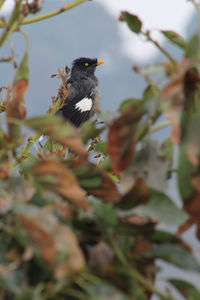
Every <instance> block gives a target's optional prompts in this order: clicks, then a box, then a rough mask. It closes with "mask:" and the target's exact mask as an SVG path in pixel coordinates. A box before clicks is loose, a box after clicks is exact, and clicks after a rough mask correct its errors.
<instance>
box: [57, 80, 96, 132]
mask: <svg viewBox="0 0 200 300" xmlns="http://www.w3.org/2000/svg"><path fill="white" fill-rule="evenodd" d="M65 102H66V104H65V105H64V106H63V107H62V108H61V110H60V111H59V113H58V114H59V115H61V113H62V116H63V117H64V118H65V119H67V120H69V121H70V122H72V123H73V124H74V125H75V126H76V127H79V126H80V125H81V124H82V123H83V122H85V121H86V120H87V119H89V117H90V114H91V111H92V108H93V96H92V95H91V94H90V93H87V92H86V91H81V90H78V89H76V88H74V87H73V86H71V88H70V91H69V95H68V97H67V98H66V100H65Z"/></svg>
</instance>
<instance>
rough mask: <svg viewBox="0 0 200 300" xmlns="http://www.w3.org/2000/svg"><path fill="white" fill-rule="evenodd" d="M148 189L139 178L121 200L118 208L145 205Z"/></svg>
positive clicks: (148, 194)
mask: <svg viewBox="0 0 200 300" xmlns="http://www.w3.org/2000/svg"><path fill="white" fill-rule="evenodd" d="M149 196H150V193H149V188H148V186H147V184H146V183H145V181H144V180H143V179H141V178H137V179H136V180H135V184H134V185H133V187H132V188H131V190H130V191H128V192H127V193H126V194H125V195H124V196H123V198H122V200H121V201H120V203H119V206H120V207H122V208H126V209H127V208H129V209H130V208H132V207H135V206H136V205H138V204H141V203H146V202H148V200H149Z"/></svg>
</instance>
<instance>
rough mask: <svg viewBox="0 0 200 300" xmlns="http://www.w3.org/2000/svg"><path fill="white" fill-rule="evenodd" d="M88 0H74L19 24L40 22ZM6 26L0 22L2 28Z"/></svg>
mask: <svg viewBox="0 0 200 300" xmlns="http://www.w3.org/2000/svg"><path fill="white" fill-rule="evenodd" d="M0 1H1V0H0ZM86 1H88V0H76V1H74V2H72V3H69V4H66V5H65V6H63V7H62V8H61V9H58V10H55V11H52V12H50V13H47V14H44V15H41V16H38V17H34V18H31V19H28V20H23V21H22V22H20V24H19V25H26V24H30V23H35V22H38V21H42V20H46V19H48V18H51V17H54V16H57V15H59V14H61V13H63V12H65V11H67V10H70V9H71V8H73V7H76V6H78V5H79V4H81V3H83V2H86ZM4 26H5V25H4V24H3V23H2V22H0V28H2V27H4Z"/></svg>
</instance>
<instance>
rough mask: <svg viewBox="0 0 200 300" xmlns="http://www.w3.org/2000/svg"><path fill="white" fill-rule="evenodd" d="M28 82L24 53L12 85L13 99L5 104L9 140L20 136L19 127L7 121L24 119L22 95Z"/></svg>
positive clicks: (26, 61)
mask: <svg viewBox="0 0 200 300" xmlns="http://www.w3.org/2000/svg"><path fill="white" fill-rule="evenodd" d="M28 81H29V57H28V52H26V53H25V55H24V57H23V59H22V61H21V64H20V66H19V68H18V70H17V73H16V75H15V79H14V84H13V88H12V91H13V98H12V100H11V101H7V103H6V116H7V120H8V130H9V138H10V139H11V140H13V141H17V140H18V139H19V136H20V127H19V125H17V124H11V123H10V121H9V119H12V118H14V119H24V118H25V117H26V107H25V102H24V95H25V93H26V92H27V89H28Z"/></svg>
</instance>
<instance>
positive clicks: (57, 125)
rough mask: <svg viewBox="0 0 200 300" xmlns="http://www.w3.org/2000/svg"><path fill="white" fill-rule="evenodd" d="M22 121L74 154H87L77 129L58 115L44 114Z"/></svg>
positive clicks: (84, 155)
mask: <svg viewBox="0 0 200 300" xmlns="http://www.w3.org/2000/svg"><path fill="white" fill-rule="evenodd" d="M24 123H25V125H27V126H29V127H31V128H33V129H35V130H37V131H38V132H39V133H41V134H44V135H48V136H49V137H50V138H52V140H53V141H54V142H57V143H60V144H62V145H63V146H66V147H69V148H70V149H71V150H72V151H74V152H75V153H76V154H79V155H80V156H82V157H84V158H86V157H87V156H88V152H87V150H86V148H85V147H84V144H83V142H82V140H81V138H80V136H79V134H78V130H77V129H76V128H74V127H73V126H72V125H71V124H70V123H69V122H66V121H65V120H63V119H61V118H60V117H57V116H54V115H46V116H43V117H34V118H30V119H28V120H26V121H25V122H24Z"/></svg>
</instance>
